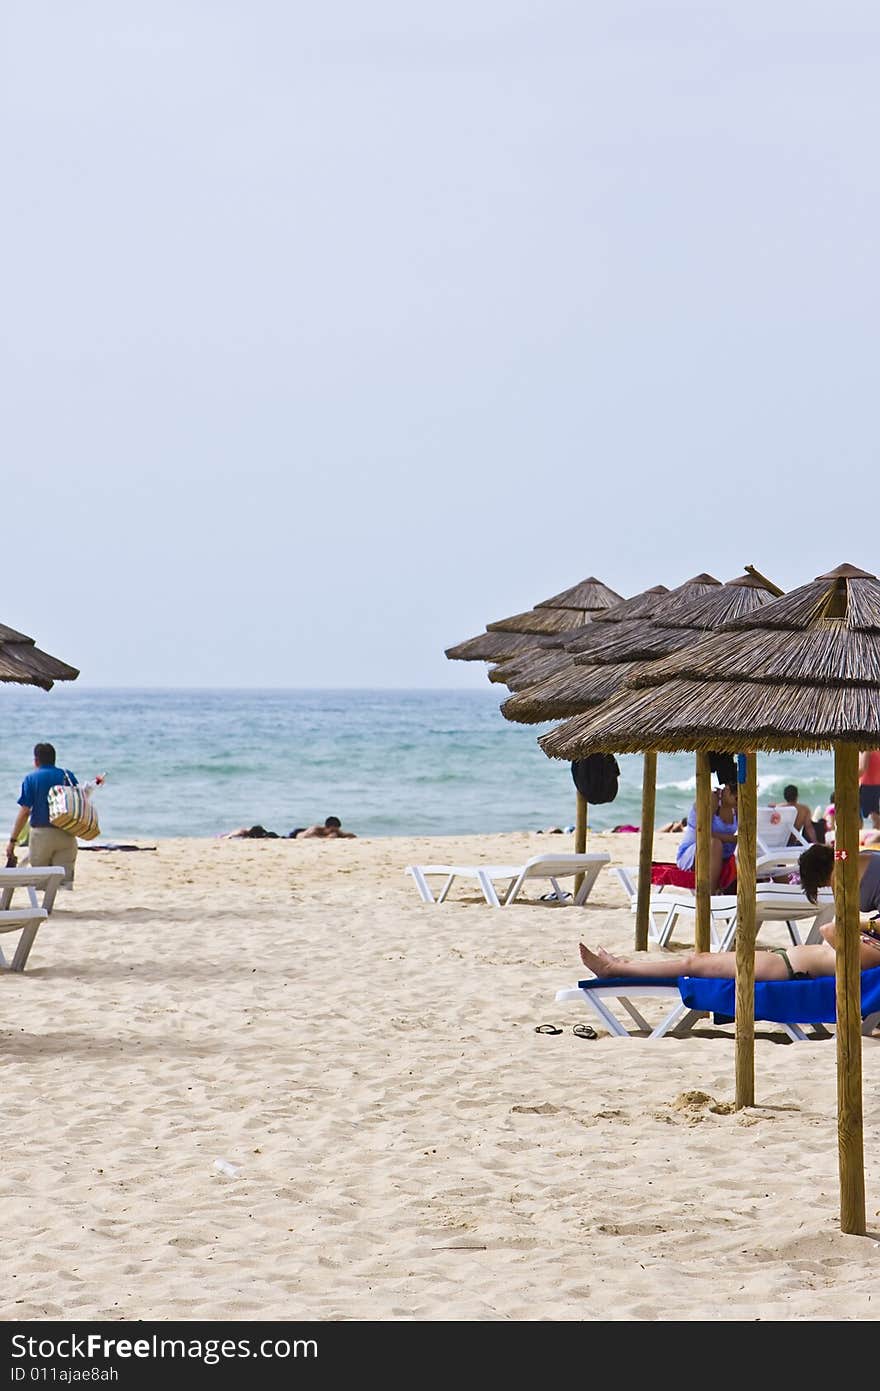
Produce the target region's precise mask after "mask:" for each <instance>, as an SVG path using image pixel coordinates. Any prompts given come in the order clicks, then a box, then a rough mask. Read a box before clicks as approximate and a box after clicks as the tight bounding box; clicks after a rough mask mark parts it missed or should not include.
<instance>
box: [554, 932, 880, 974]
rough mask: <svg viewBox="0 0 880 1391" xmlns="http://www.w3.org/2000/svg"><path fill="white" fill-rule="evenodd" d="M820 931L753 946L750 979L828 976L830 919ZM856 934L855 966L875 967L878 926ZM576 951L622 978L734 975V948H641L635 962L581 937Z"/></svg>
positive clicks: (833, 958) (832, 957)
mask: <svg viewBox="0 0 880 1391" xmlns="http://www.w3.org/2000/svg"><path fill="white" fill-rule="evenodd" d="M819 931H820V933H821V935H822V939H823V940H822V942H821V943H819V944H817V945H816V946H806V947H769V948H767V949H766V950H759V951H756V952H755V980H809V979H812V978H813V977H815V976H833V975H834V974H835V966H836V962H837V953H836V951H835V947H834V944H835V928H834V923H833V922H832V923H826V924H825V926H824V927H821V928H820V929H819ZM859 935H860V937H861V944H860V951H861V958H860V963H859V970H861V971H869V970H870V969H871V967H872V966H880V931H875V928H874V924H873V923H867V922H863V923H862V927H861V932H860V934H859ZM580 954H581V961H582V962H583V963H584V965H585V966H587V967H588V968H589V970H591V971H592V972H593V974H594V975H596V976H599V977H608V976H614V977H623V979H625V980H638V979H639V977H644V976H647V977H650V978H653V979H654V980H657V979H658V978H660V979H664V980H665V979H669V980H675V979H677V978H678V977H679V976H702V977H706V978H707V979H718V980H734V979H735V978H736V952H733V951H695V952H690V953H689V954H688V955H687V956H672V955H669V954H667V953H664V954H663V955H662V956H654V955H651V956H649V955H648V954H647V953H645V954H644V955H643V956H641V957H640V958H638V959H637V960H636V961H630V960H629V959H628V958H626V957H623V956H612V954H611V952H608V951H606V950H605V948H604V947H597V948H596V950H595V951H591V950H590V948H589V947H586V946H584V944H583V942H581V944H580Z"/></svg>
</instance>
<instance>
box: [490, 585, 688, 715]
mask: <svg viewBox="0 0 880 1391" xmlns="http://www.w3.org/2000/svg"><path fill="white" fill-rule="evenodd" d="M668 593H669V590H668V589H667V587H666V585H665V584H655V585H652V587H651V588H650V589H646V590H643V592H642V593H641V594H635V595H633V597H632V598H631V599H624V600H622V602H621V603H619V604H615V605H614V607H613V608H610V609H605V610H603V611H602V612H600V613H595V614H593V616H592V623H597V624H601V625H602V626H601V629H597V636H598V634H599V633H600V632H601V633H607V634H608V636H609V637H610V636H611V634H612V633H613V632H614V631H615V627H614V625H615V624H617V623H623V622H629V621H630V620H631V619H636V618H645V617H647V616H648V615H649V614H650V613H653V611H654V609H655V608H656V607H657V604H658V602H659V600H660V599H662V598H664V597H665V596H666V595H667V594H668ZM590 627H591V625H590V624H585V625H584V626H583V627H581V628H575V629H573V630H572V631H571V632H570V633H569V632H562V633H557V634H556V635H555V636H553V637H548V638H545V639H544V644H543V645H542V647H541V648H540V649H538V650H536V649H534V648H532V649H530V650H528V651H527V652H524V653H520V654H519V655H518V656H517V657H512V658H510V659H508V660H507V661H504V662H500V663H499V664H498V665H497V666H494V667H491V668H490V670H489V680H490V681H495V682H498V683H499V684H501V685H504V686H506V687H507V688H508V690H510V691H521V690H523V689H524V688H525V687H526V686H534V685H535V684H536V683H537V682H538V681H543V680H545V679H546V678H547V677H548V676H554V675H555V674H556V673H557V672H559V671H564V670H566V669H567V667H568V666H569V665H570V664H571V654H570V653H569V652H568V651H567V650H566V649H567V648H568V645H569V643H570V642H573V641H575V640H576V639H577V638H580V637H583V636H584V634H585V633H587V632H588V631H590Z"/></svg>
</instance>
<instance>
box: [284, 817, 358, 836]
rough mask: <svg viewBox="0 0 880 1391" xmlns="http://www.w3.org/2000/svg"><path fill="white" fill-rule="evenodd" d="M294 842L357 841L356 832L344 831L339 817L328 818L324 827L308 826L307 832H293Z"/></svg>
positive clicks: (291, 834)
mask: <svg viewBox="0 0 880 1391" xmlns="http://www.w3.org/2000/svg"><path fill="white" fill-rule="evenodd" d="M290 838H291V839H292V840H357V836H356V835H355V833H354V831H343V829H342V822H341V821H340V820H339V817H338V816H328V817H327V820H326V821H325V822H324V824H323V826H306V828H305V830H296V831H291V833H290Z"/></svg>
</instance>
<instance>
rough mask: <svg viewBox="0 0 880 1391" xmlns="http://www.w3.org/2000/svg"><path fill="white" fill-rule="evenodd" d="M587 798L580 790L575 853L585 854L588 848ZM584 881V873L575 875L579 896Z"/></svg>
mask: <svg viewBox="0 0 880 1391" xmlns="http://www.w3.org/2000/svg"><path fill="white" fill-rule="evenodd" d="M587 815H588V813H587V799H586V797H584V796H582V795H581V793H580V792H579V793H578V794H577V807H576V810H575V818H574V853H575V854H576V855H583V854H585V852H586V849H587ZM583 882H584V876H583V875H582V874H576V875H575V876H574V896H575V898H577V896H578V894H579V892H580V888H581V884H583Z"/></svg>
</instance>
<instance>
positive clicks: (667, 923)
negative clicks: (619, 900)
mask: <svg viewBox="0 0 880 1391" xmlns="http://www.w3.org/2000/svg"><path fill="white" fill-rule="evenodd" d="M614 873H615V874H616V875H617V877H618V879H619V880H620V882H621V884H622V885H623V890H624V893H625V894H626V896H627V898H628V899H629V902H630V908H631V910H632V912H633V913H635V911H636V907H637V905H638V898H639V894H638V873H639V872H638V870H637V869H635V868H633V867H631V866H628V865H615V867H614ZM709 904H710V907H711V911H712V917H711V921H710V932H711V939H712V945H713V946H714V947H717V946H718V944H719V943H720V942H721V940H722V938H723V937H724V936H725V935H726V932H727V925H728V923H729V921H730V919H731V917H732V916H733V915H734V914H735V913H736V894H713V895H712V896H711V898H710V900H709ZM695 913H696V898H695V896H694V893H693V891H692V890H691V889H682V888H677V887H676V886H675V885H673V884H661V885H656V884H655V885H653V886H652V888H651V897H650V899H649V901H648V939H649V941H653V942H656V943H657V945H658V947H665V946H666V944H667V942H669V941H670V939H671V938H672V934H673V932H674V931H675V928H676V925H677V924H678V920H679V918H680V917H682V915H686V914H690V915H691V916H692V917H693V915H694V914H695ZM661 918H662V919H663V921H662V922H661V921H660V919H661Z"/></svg>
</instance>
